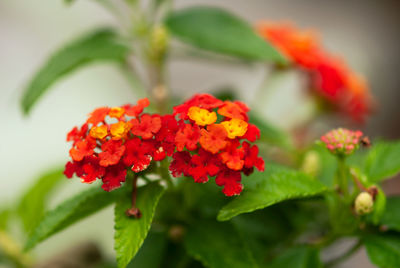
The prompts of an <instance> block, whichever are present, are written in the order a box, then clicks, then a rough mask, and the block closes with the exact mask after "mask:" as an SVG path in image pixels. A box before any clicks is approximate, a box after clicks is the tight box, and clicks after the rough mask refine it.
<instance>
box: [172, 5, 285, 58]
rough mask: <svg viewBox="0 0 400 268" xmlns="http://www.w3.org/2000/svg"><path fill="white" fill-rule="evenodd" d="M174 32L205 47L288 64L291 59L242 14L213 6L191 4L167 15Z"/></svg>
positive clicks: (242, 56)
mask: <svg viewBox="0 0 400 268" xmlns="http://www.w3.org/2000/svg"><path fill="white" fill-rule="evenodd" d="M166 26H167V27H168V29H169V31H170V32H171V34H172V35H173V36H175V37H177V38H179V39H180V40H181V41H183V42H186V43H189V44H191V45H193V46H196V47H198V48H201V49H205V50H209V51H213V52H218V53H222V54H227V55H231V56H236V57H240V58H243V59H248V60H262V61H270V62H274V63H279V64H285V63H286V62H287V60H286V59H285V58H284V57H283V56H282V55H281V54H280V53H278V52H277V50H275V48H273V47H272V46H271V45H270V44H269V43H267V41H265V40H264V39H262V38H261V37H260V36H259V35H257V34H256V33H255V32H254V30H253V28H252V27H251V26H250V25H249V24H248V23H246V22H245V21H243V20H242V19H241V18H238V17H236V16H235V15H233V14H231V13H229V12H227V11H225V10H223V9H220V8H213V7H191V8H186V9H183V10H180V11H176V12H173V13H171V14H170V15H169V16H168V17H167V19H166Z"/></svg>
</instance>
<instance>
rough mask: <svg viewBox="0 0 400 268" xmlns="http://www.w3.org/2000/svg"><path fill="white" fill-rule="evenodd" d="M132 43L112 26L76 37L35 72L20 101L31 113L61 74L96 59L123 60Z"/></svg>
mask: <svg viewBox="0 0 400 268" xmlns="http://www.w3.org/2000/svg"><path fill="white" fill-rule="evenodd" d="M129 51H130V50H129V47H128V46H127V45H125V44H123V43H122V42H121V40H119V36H118V35H117V34H116V33H115V32H114V31H113V30H111V29H100V30H97V31H95V32H91V33H89V34H86V35H84V36H83V37H81V38H79V39H77V40H74V41H73V42H72V43H70V44H69V45H67V46H66V47H64V48H62V49H60V50H58V51H56V52H55V53H54V54H53V55H52V56H51V57H50V58H49V59H48V60H47V62H46V63H45V64H44V66H42V67H41V68H40V70H39V71H38V72H37V73H36V74H35V75H34V76H33V78H32V79H31V81H30V83H29V84H28V86H27V87H26V89H25V91H24V94H23V96H22V100H21V105H22V109H23V111H24V113H25V114H28V113H29V112H30V110H31V109H32V107H33V105H34V104H35V103H36V102H37V101H38V99H39V98H40V97H41V96H42V94H43V93H45V92H46V90H48V89H49V87H50V86H51V85H52V84H54V83H55V82H56V81H57V80H59V79H60V78H61V77H62V76H64V75H66V74H68V73H70V72H71V71H74V70H76V69H78V68H80V67H83V66H85V65H87V64H88V63H91V62H95V61H120V62H121V61H123V60H124V59H125V58H126V56H127V55H128V53H129Z"/></svg>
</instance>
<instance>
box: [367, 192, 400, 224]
mask: <svg viewBox="0 0 400 268" xmlns="http://www.w3.org/2000/svg"><path fill="white" fill-rule="evenodd" d="M376 187H377V188H378V194H377V195H376V199H375V201H374V210H373V211H372V213H371V214H370V217H371V221H372V222H373V223H374V224H378V223H379V222H380V219H381V218H382V216H383V215H384V213H385V210H386V201H387V200H386V195H385V193H384V192H383V190H382V188H381V187H379V186H376ZM399 212H400V211H399Z"/></svg>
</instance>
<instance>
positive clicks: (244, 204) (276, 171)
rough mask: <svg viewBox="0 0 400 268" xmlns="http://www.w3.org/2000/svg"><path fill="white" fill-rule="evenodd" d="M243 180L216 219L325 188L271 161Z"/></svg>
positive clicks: (308, 194) (304, 175)
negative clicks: (236, 192) (259, 170)
mask: <svg viewBox="0 0 400 268" xmlns="http://www.w3.org/2000/svg"><path fill="white" fill-rule="evenodd" d="M246 182H247V183H245V190H244V191H243V192H242V194H241V195H240V196H238V197H236V198H235V199H234V200H232V201H231V202H230V203H228V204H227V205H226V206H224V207H223V208H222V209H221V210H220V212H219V213H218V217H217V218H218V220H219V221H226V220H229V219H231V218H232V217H235V216H237V215H239V214H241V213H247V212H252V211H254V210H257V209H263V208H265V207H268V206H271V205H273V204H276V203H279V202H282V201H285V200H288V199H294V198H305V197H311V196H314V195H318V194H321V193H322V192H324V191H326V190H327V188H326V187H325V186H324V185H323V184H322V183H320V182H319V181H317V180H313V179H312V177H310V176H308V175H306V174H304V173H302V172H298V171H295V170H290V169H288V168H284V167H280V166H274V165H271V164H270V165H269V166H267V168H266V170H265V171H264V172H262V173H260V172H255V173H253V174H252V175H250V176H249V177H248V178H247V179H246Z"/></svg>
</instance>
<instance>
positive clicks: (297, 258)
mask: <svg viewBox="0 0 400 268" xmlns="http://www.w3.org/2000/svg"><path fill="white" fill-rule="evenodd" d="M268 267H269V268H282V267H290V268H303V267H313V268H318V267H322V263H321V261H320V258H319V251H318V249H316V248H311V247H306V246H303V247H295V248H291V249H289V250H287V251H286V252H285V253H283V254H282V255H280V256H278V257H277V258H276V259H275V260H274V261H273V262H272V263H271V265H270V266H268Z"/></svg>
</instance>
